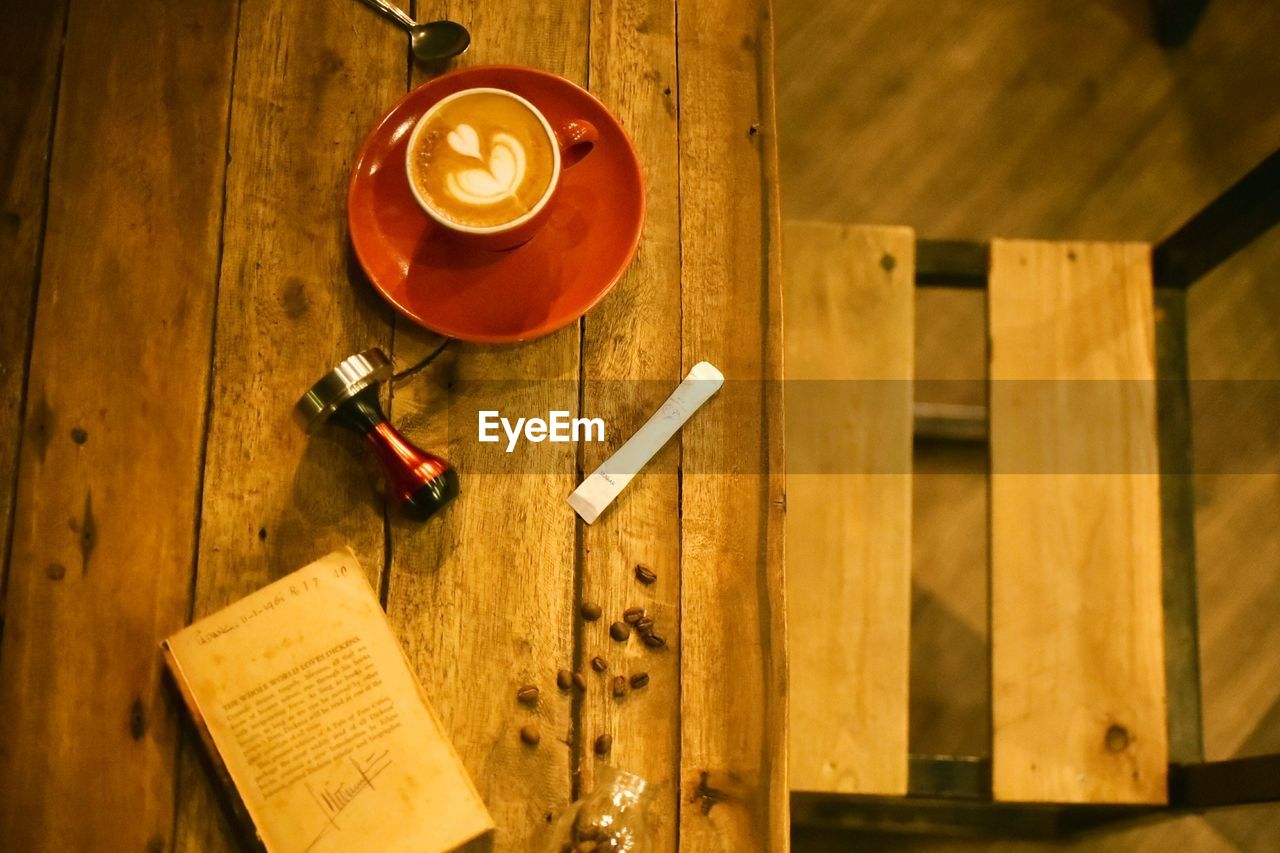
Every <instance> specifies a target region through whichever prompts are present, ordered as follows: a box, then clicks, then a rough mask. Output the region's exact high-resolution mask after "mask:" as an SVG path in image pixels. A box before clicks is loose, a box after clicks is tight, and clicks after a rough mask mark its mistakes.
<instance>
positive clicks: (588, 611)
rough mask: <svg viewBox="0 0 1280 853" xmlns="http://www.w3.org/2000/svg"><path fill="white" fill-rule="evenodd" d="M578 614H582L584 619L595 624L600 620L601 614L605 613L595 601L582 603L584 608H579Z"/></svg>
mask: <svg viewBox="0 0 1280 853" xmlns="http://www.w3.org/2000/svg"><path fill="white" fill-rule="evenodd" d="M578 612H579V613H581V614H582V618H583V619H586V620H587V621H588V622H594V621H596V620H597V619H599V618H600V614H601V613H603V612H604V611H603V610H601V609H600V605H599V604H596V603H595V602H594V601H584V602H582V607H580V608H578Z"/></svg>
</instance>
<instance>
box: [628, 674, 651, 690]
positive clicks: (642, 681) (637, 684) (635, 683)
mask: <svg viewBox="0 0 1280 853" xmlns="http://www.w3.org/2000/svg"><path fill="white" fill-rule="evenodd" d="M648 683H649V673H647V672H637V673H636V674H635V675H633V676H631V689H632V690H639V689H640V688H641V687H644V686H645V685H646V684H648Z"/></svg>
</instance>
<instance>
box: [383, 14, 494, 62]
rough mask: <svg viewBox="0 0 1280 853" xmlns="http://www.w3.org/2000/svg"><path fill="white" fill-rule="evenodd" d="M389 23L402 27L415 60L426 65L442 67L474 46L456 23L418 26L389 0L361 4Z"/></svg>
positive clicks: (440, 22) (465, 32) (432, 22)
mask: <svg viewBox="0 0 1280 853" xmlns="http://www.w3.org/2000/svg"><path fill="white" fill-rule="evenodd" d="M362 2H363V3H364V4H365V5H366V6H370V7H372V8H373V9H374V10H375V11H377V12H378V13H380V14H381V15H383V16H384V17H385V18H387V19H388V20H390V21H393V22H395V23H397V24H399V25H400V26H401V27H402V28H403V29H404V30H405V31H406V32H408V33H409V45H410V47H412V49H413V56H414V58H415V59H417V60H418V62H420V63H422V64H423V65H431V66H439V65H443V64H444V63H446V62H448V61H449V60H450V59H453V58H454V57H455V56H457V55H458V54H460V53H462V52H463V51H464V50H466V49H467V48H468V47H470V46H471V34H470V33H468V32H467V28H466V27H464V26H462V24H459V23H458V22H456V21H431V22H430V23H427V24H419V23H416V22H415V21H414V20H413V18H410V17H409V16H408V15H407V14H405V12H404V10H403V9H401V8H400V7H399V6H396V5H395V4H393V3H390V2H388V0H362Z"/></svg>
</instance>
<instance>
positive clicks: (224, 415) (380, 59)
mask: <svg viewBox="0 0 1280 853" xmlns="http://www.w3.org/2000/svg"><path fill="white" fill-rule="evenodd" d="M406 68H407V60H406V56H405V52H404V42H403V36H401V35H399V34H397V33H396V31H395V30H394V29H393V28H391V27H389V26H388V25H387V24H386V23H385V22H384V21H382V20H380V19H379V18H378V17H377V16H376V15H375V14H373V13H372V12H371V11H370V10H368V9H367V8H364V7H362V6H360V5H359V4H357V3H323V4H318V5H317V4H314V3H306V2H302V0H270V2H262V3H245V4H244V5H243V8H242V10H241V19H240V22H239V46H238V50H237V53H236V70H235V89H234V93H233V100H232V105H231V128H230V136H229V146H230V151H229V156H230V166H229V167H228V172H227V188H226V223H225V228H224V243H225V248H224V251H223V261H222V276H221V283H220V287H219V292H218V315H217V333H216V334H217V349H216V354H215V359H214V375H213V404H212V415H211V422H210V429H209V436H208V449H207V462H206V466H205V484H204V501H203V514H202V521H201V530H200V554H199V565H198V572H197V577H196V589H195V605H194V612H195V615H196V616H201V615H204V614H207V613H209V612H211V611H214V610H216V609H218V608H220V607H223V606H225V605H226V604H228V603H230V602H231V601H234V600H236V599H238V598H240V597H242V596H244V595H246V594H248V593H250V592H252V591H254V590H256V589H258V588H259V587H261V586H263V585H265V584H266V583H268V582H269V581H271V580H274V579H276V578H278V577H281V576H282V575H284V574H287V573H288V572H290V571H292V570H294V569H297V568H299V567H300V566H302V565H305V564H306V563H307V562H309V561H310V560H313V559H315V558H316V557H319V556H321V555H323V554H325V553H327V552H328V551H331V550H333V549H335V548H338V547H341V546H344V545H350V546H351V547H352V548H353V549H354V550H355V551H356V554H357V555H358V557H359V558H360V560H361V563H362V565H363V566H364V568H365V570H366V572H368V573H369V575H370V577H371V579H372V580H373V581H374V583H375V588H376V584H377V583H378V582H379V580H380V576H381V573H382V567H383V561H384V554H383V542H384V518H383V506H382V501H381V499H380V498H379V497H378V496H377V494H376V492H375V486H374V482H373V479H372V476H371V463H370V462H369V460H368V459H367V458H366V456H365V453H366V451H365V449H364V448H363V447H361V446H360V443H359V440H358V439H357V438H355V437H354V436H350V435H347V434H344V433H343V432H341V430H339V429H338V428H337V427H332V428H329V429H327V430H325V431H322V432H321V433H319V434H317V435H315V436H313V437H311V438H307V437H306V436H305V435H304V434H303V433H302V431H301V430H300V429H299V428H298V427H297V425H296V424H295V423H294V422H293V420H292V418H291V409H292V406H293V404H294V402H295V401H296V400H297V399H298V397H299V396H300V395H301V394H302V392H303V391H305V390H306V389H307V388H308V387H309V386H310V385H311V383H312V382H314V381H315V380H316V378H318V377H319V376H320V375H321V374H322V373H323V372H324V371H326V370H328V369H329V368H330V367H332V366H333V365H334V364H335V363H337V362H338V361H340V360H341V359H343V358H345V357H346V356H347V355H350V354H351V353H353V352H356V351H359V350H363V349H366V348H368V347H372V346H382V347H384V348H389V346H390V311H389V309H388V308H387V306H386V305H385V304H384V303H382V302H381V300H379V299H377V298H376V297H374V296H373V295H372V293H371V291H370V290H369V289H368V285H367V283H365V282H364V281H363V279H362V278H361V277H360V275H359V274H358V273H356V272H354V270H355V269H357V268H356V266H355V263H354V261H353V260H352V258H351V256H350V249H349V248H348V241H347V233H346V232H347V229H346V189H347V178H348V175H349V170H350V168H351V163H352V162H354V160H355V156H356V152H357V149H358V148H359V145H360V143H361V142H362V141H363V139H364V136H365V134H366V133H367V132H368V130H369V129H370V128H371V127H372V126H373V124H374V122H376V121H377V119H378V117H379V116H380V115H381V113H382V111H383V110H384V109H385V108H386V107H387V106H388V105H389V104H391V103H392V102H394V101H395V100H396V98H397V97H399V96H400V95H401V94H402V93H403V92H404V89H405V86H406V83H407V70H406ZM185 747H186V748H184V753H186V754H185V755H184V761H183V765H182V784H181V788H182V798H181V804H180V820H179V825H178V846H179V847H180V848H182V849H201V850H203V849H207V848H210V847H213V848H217V847H223V846H226V845H228V844H229V843H230V835H229V828H228V827H227V825H226V820H225V817H224V814H223V812H222V811H221V810H220V809H218V808H217V806H216V803H215V800H214V799H213V797H212V791H213V786H214V785H216V784H217V782H216V780H215V779H213V778H211V777H210V776H209V774H208V773H206V772H205V770H204V768H203V767H202V765H201V763H200V761H199V760H197V757H196V755H197V754H198V752H199V750H200V749H201V746H200V744H199V743H198V742H197V741H196V740H195V738H194V737H191V738H188V739H186V741H185Z"/></svg>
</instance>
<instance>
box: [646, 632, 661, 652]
mask: <svg viewBox="0 0 1280 853" xmlns="http://www.w3.org/2000/svg"><path fill="white" fill-rule="evenodd" d="M644 644H645V645H646V646H648V647H649V648H651V649H661V648H665V647H666V645H667V640H666V638H665V637H663V636H662V635H660V634H646V635H645V636H644Z"/></svg>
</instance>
